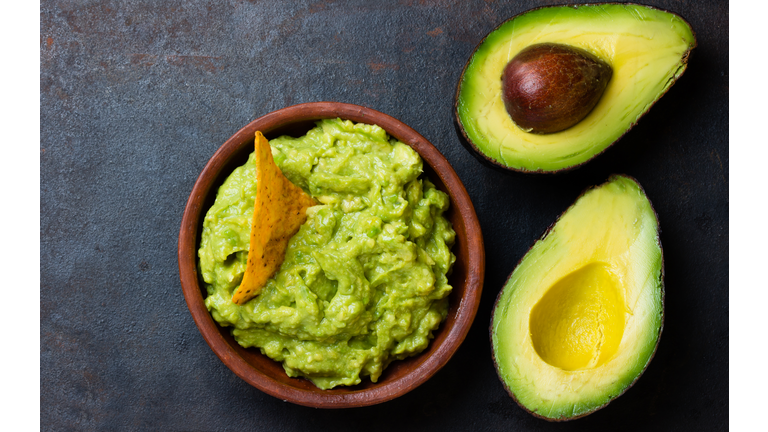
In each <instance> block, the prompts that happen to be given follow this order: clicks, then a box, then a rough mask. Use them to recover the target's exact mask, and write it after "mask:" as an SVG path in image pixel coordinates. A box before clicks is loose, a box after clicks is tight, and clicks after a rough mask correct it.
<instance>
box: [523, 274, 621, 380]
mask: <svg viewBox="0 0 768 432" xmlns="http://www.w3.org/2000/svg"><path fill="white" fill-rule="evenodd" d="M619 288H620V284H619V282H618V278H617V277H616V276H615V275H614V274H613V273H612V272H611V270H610V269H609V268H608V266H607V265H606V264H604V263H599V262H598V263H590V264H587V265H586V266H584V267H582V268H580V269H578V270H576V271H574V272H572V273H570V274H568V275H567V276H565V277H563V278H562V279H560V280H559V281H557V282H556V283H555V284H554V285H552V287H550V288H549V289H548V290H547V292H546V293H545V294H544V296H543V297H542V298H541V299H540V300H539V302H538V303H536V305H534V307H533V309H532V310H531V315H530V331H531V339H532V341H533V347H534V349H535V350H536V353H537V354H538V355H539V357H541V359H542V360H544V361H545V362H547V363H548V364H550V365H552V366H555V367H558V368H560V369H563V370H566V371H576V370H583V369H591V368H594V367H597V366H600V365H602V364H604V363H605V362H607V361H608V360H610V359H611V358H612V357H613V356H614V355H615V354H616V352H617V351H618V348H619V344H620V343H621V338H622V336H623V334H624V323H625V318H626V317H625V315H626V311H625V310H626V309H625V307H624V306H623V301H622V296H621V293H620V290H619Z"/></svg>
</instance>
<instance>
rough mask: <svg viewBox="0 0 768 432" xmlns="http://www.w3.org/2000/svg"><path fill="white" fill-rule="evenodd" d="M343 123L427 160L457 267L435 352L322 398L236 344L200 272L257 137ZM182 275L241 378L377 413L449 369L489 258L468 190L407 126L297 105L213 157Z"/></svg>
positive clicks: (206, 331) (209, 332)
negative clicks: (218, 214)
mask: <svg viewBox="0 0 768 432" xmlns="http://www.w3.org/2000/svg"><path fill="white" fill-rule="evenodd" d="M336 117H339V118H342V119H347V120H352V121H354V122H357V123H369V124H377V125H379V126H381V127H382V128H384V130H386V131H387V132H388V133H389V134H390V136H393V137H395V138H397V139H399V140H400V141H402V142H404V143H406V144H408V145H410V146H411V147H413V148H414V149H415V150H416V151H417V152H418V153H419V154H420V155H421V157H422V159H423V160H424V162H425V164H424V174H426V175H427V176H428V177H429V178H430V180H431V181H432V182H433V183H434V184H435V185H436V186H437V187H438V188H439V189H441V190H443V191H444V192H446V193H448V195H450V197H451V207H450V210H449V211H448V212H447V217H448V219H449V220H450V221H451V222H452V223H453V228H454V230H455V231H456V244H455V245H454V246H453V249H452V251H453V253H454V254H455V255H456V263H455V264H454V266H453V272H452V273H451V275H450V282H451V284H452V285H453V291H452V293H451V294H450V298H449V302H450V309H449V311H448V317H447V319H446V320H445V321H444V322H443V323H442V324H441V325H440V327H439V328H438V329H437V330H436V331H435V333H434V336H435V337H434V339H433V340H432V341H430V344H429V347H428V348H427V349H426V350H425V351H423V352H422V353H420V354H419V355H416V356H414V357H410V358H408V359H406V360H400V361H394V362H392V363H391V364H390V365H389V367H387V368H386V369H385V371H384V373H383V374H382V375H381V377H380V378H379V381H378V382H377V383H372V382H371V381H370V380H369V379H368V378H367V377H364V378H363V382H362V383H361V384H358V385H356V386H353V387H337V388H334V389H332V390H320V389H318V388H317V387H315V386H314V385H313V384H312V383H311V382H310V381H308V380H306V379H303V378H289V377H288V376H287V375H286V374H285V372H284V371H283V367H282V365H281V364H280V363H277V362H275V361H273V360H271V359H269V358H268V357H266V356H264V355H262V354H261V352H260V351H259V350H258V349H252V348H249V349H245V348H242V347H241V346H240V345H238V344H237V342H235V340H234V339H233V338H232V336H231V335H230V332H229V330H228V329H226V328H223V327H220V326H219V325H218V324H216V322H215V321H214V320H213V319H212V318H211V315H210V313H208V310H206V308H205V305H204V303H203V299H204V296H205V295H206V292H205V288H204V286H203V284H202V281H201V278H200V276H199V273H198V270H197V249H198V247H199V244H200V233H201V231H202V223H203V218H204V216H205V212H207V211H208V209H209V208H210V207H211V205H212V204H213V201H214V198H215V196H216V192H217V190H218V188H219V186H220V185H221V184H222V182H223V181H224V179H225V178H226V177H227V176H228V175H229V174H230V173H231V172H232V171H233V170H234V168H236V167H238V166H240V165H242V164H243V163H245V161H246V159H247V158H248V154H249V153H251V152H252V151H253V140H254V133H255V131H257V130H260V131H262V133H264V135H265V136H266V137H267V138H268V139H272V138H276V137H278V136H280V135H290V136H294V137H300V136H302V135H304V134H305V133H306V132H307V131H308V130H309V129H311V128H312V127H314V122H315V121H316V120H319V119H324V118H336ZM179 273H180V277H181V287H182V290H183V291H184V297H185V298H186V301H187V306H188V307H189V311H190V312H191V313H192V318H193V319H194V320H195V324H197V327H198V328H199V329H200V333H202V335H203V338H204V339H205V341H206V342H207V343H208V345H210V347H211V349H212V350H213V351H214V352H215V353H216V355H217V356H219V358H220V359H221V361H222V362H224V364H225V365H227V367H229V368H230V369H231V370H232V371H233V372H234V373H235V374H237V376H239V377H240V378H242V379H244V380H245V381H247V382H248V383H249V384H251V385H253V386H254V387H256V388H258V389H260V390H262V391H263V392H265V393H268V394H270V395H272V396H274V397H276V398H279V399H282V400H285V401H288V402H293V403H296V404H299V405H305V406H310V407H316V408H345V407H360V406H367V405H374V404H377V403H381V402H385V401H388V400H391V399H394V398H396V397H398V396H401V395H403V394H405V393H407V392H409V391H411V390H413V389H414V388H416V387H417V386H419V385H420V384H422V383H423V382H425V381H426V380H428V379H429V378H430V377H431V376H432V375H433V374H435V372H437V371H438V370H439V369H440V368H441V367H443V366H444V365H445V364H446V363H447V362H448V360H449V359H450V358H451V356H452V355H453V353H454V352H456V350H457V349H458V347H459V345H460V344H461V342H462V341H463V340H464V337H465V336H466V335H467V332H468V331H469V328H470V326H471V325H472V320H473V319H474V317H475V313H476V312H477V307H478V304H479V302H480V293H481V291H482V287H483V277H484V273H485V251H484V249H483V238H482V234H481V233H480V224H479V222H478V219H477V215H476V214H475V209H474V207H473V206H472V202H471V201H470V199H469V195H467V191H466V189H465V188H464V185H463V184H462V183H461V180H459V177H458V176H457V175H456V172H454V170H453V168H451V166H450V164H448V161H447V160H446V159H445V157H443V155H442V154H440V152H439V151H438V150H437V149H436V148H435V147H434V146H433V145H432V144H430V142H429V141H427V140H426V139H425V138H424V137H422V136H421V135H419V134H418V133H417V132H416V131H414V130H413V129H411V128H410V127H408V126H407V125H405V124H404V123H402V122H400V121H398V120H396V119H395V118H393V117H390V116H388V115H386V114H382V113H380V112H378V111H375V110H372V109H369V108H364V107H361V106H357V105H350V104H342V103H334V102H317V103H307V104H301V105H295V106H291V107H288V108H284V109H281V110H278V111H275V112H272V113H269V114H267V115H265V116H263V117H260V118H258V119H256V120H254V121H252V122H251V123H249V124H248V125H247V126H245V127H244V128H242V129H240V130H239V131H238V132H237V133H236V134H235V135H234V136H232V138H230V139H228V140H227V141H226V142H225V143H224V145H222V146H221V148H219V150H218V151H217V152H216V153H215V154H214V155H213V157H212V158H211V160H210V161H208V164H207V165H206V166H205V168H204V169H203V172H202V173H201V174H200V177H198V179H197V182H196V183H195V186H194V187H193V188H192V193H191V194H190V196H189V200H188V201H187V206H186V208H185V209H184V216H183V218H182V221H181V231H180V232H179Z"/></svg>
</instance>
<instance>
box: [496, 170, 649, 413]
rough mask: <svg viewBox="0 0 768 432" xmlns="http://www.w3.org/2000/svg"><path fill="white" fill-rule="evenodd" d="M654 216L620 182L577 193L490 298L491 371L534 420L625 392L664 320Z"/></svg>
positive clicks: (642, 198)
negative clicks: (491, 300) (492, 299)
mask: <svg viewBox="0 0 768 432" xmlns="http://www.w3.org/2000/svg"><path fill="white" fill-rule="evenodd" d="M663 276H664V270H663V257H662V249H661V242H660V240H659V224H658V219H657V217H656V213H655V212H654V210H653V207H652V206H651V203H650V201H649V200H648V198H647V197H646V195H645V192H644V191H643V189H642V188H641V187H640V185H639V184H638V183H637V182H636V181H635V180H634V179H632V178H629V177H626V176H613V177H611V178H610V179H609V180H608V182H607V183H605V184H603V185H600V186H598V187H595V188H592V189H589V190H587V191H586V192H584V194H582V195H581V197H580V198H579V199H578V200H577V201H576V202H575V203H574V204H573V205H572V206H571V207H570V208H569V209H568V210H567V211H566V212H565V213H564V214H563V215H562V216H561V217H560V218H559V219H558V220H557V222H556V223H555V224H554V225H553V226H551V227H550V228H549V229H548V230H547V232H546V233H545V234H544V236H543V237H542V238H541V239H540V240H538V241H537V242H536V243H535V244H534V245H533V246H532V247H531V249H530V250H529V251H528V253H527V254H526V255H525V256H524V257H523V258H522V259H521V260H520V263H519V264H518V265H517V267H516V268H515V270H514V271H513V272H512V274H511V275H510V276H509V279H507V282H506V284H505V285H504V287H503V288H502V290H501V292H500V293H499V296H498V298H497V300H496V305H495V307H494V310H493V317H492V319H491V346H492V351H493V359H494V363H495V365H496V371H497V372H498V375H499V378H500V379H501V381H502V383H503V384H504V387H505V388H506V389H507V391H508V392H509V394H510V395H511V396H512V397H513V398H514V399H515V400H516V401H517V403H518V404H519V405H520V406H521V407H523V408H524V409H526V410H527V411H529V412H530V413H532V414H533V415H535V416H537V417H541V418H544V419H547V420H554V421H559V420H570V419H574V418H579V417H583V416H585V415H587V414H590V413H592V412H594V411H596V410H598V409H600V408H602V407H604V406H605V405H607V404H608V403H609V402H610V401H612V400H613V399H615V398H616V397H618V396H620V395H621V394H622V393H624V392H625V391H626V390H627V389H628V388H629V387H631V386H632V384H634V383H635V381H636V380H637V379H638V378H639V377H640V375H641V374H642V373H643V371H644V370H645V368H646V367H647V366H648V364H649V363H650V361H651V358H652V357H653V354H654V353H655V351H656V346H657V345H658V341H659V337H660V336H661V330H662V327H663V317H664V283H663Z"/></svg>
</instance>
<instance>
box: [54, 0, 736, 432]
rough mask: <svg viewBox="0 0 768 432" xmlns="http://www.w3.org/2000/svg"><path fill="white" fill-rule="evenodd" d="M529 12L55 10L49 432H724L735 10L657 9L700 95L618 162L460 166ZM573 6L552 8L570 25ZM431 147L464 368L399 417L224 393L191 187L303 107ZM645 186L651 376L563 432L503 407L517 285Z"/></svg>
mask: <svg viewBox="0 0 768 432" xmlns="http://www.w3.org/2000/svg"><path fill="white" fill-rule="evenodd" d="M543 3H550V2H534V1H510V2H502V1H498V2H494V1H459V0H454V1H449V0H445V1H400V2H394V1H392V2H364V1H357V2H333V1H325V2H309V1H301V2H284V3H278V2H275V1H251V2H248V1H224V2H214V1H210V2H191V1H176V0H171V1H139V0H126V1H74V0H71V1H43V2H42V6H41V10H40V18H41V19H40V88H41V91H40V105H41V114H40V123H41V136H40V142H41V144H40V169H41V179H40V180H41V191H40V202H41V217H40V222H41V233H40V248H41V256H40V259H41V263H42V264H41V270H40V272H41V298H40V309H41V310H40V311H41V322H40V327H41V330H40V365H41V371H40V378H41V386H40V393H41V396H40V402H41V415H40V423H41V428H42V429H43V430H53V431H65V430H99V431H111V430H114V431H123V430H169V431H177V430H178V431H182V430H197V431H209V430H236V429H242V430H265V431H298V430H337V431H355V430H360V429H361V428H363V427H366V428H367V429H370V430H372V431H385V430H399V429H403V430H436V431H437V430H440V431H465V430H488V431H497V430H499V431H500V430H559V431H565V430H581V429H584V430H587V429H589V430H617V429H621V430H681V431H687V430H723V429H725V428H726V427H727V421H728V3H727V2H712V1H650V2H649V3H651V4H654V5H657V6H659V7H662V8H665V9H669V10H671V11H673V12H677V13H679V14H680V15H682V16H683V17H685V18H686V19H687V20H688V21H689V22H690V23H691V25H692V26H693V28H694V30H695V31H696V34H697V37H698V43H699V46H698V48H697V49H696V50H695V52H694V55H693V58H692V61H691V63H690V67H689V69H688V71H687V72H686V73H685V76H683V78H682V79H681V80H680V82H678V83H677V84H676V85H675V86H674V87H673V88H672V89H671V91H670V92H669V93H668V94H667V95H666V96H664V98H663V99H662V100H661V101H660V102H659V103H658V104H657V105H656V106H655V107H654V108H653V109H652V110H651V112H650V113H649V114H648V115H647V116H646V117H645V118H643V119H642V120H641V122H640V124H639V125H638V126H637V127H636V128H635V129H633V130H632V131H631V132H630V133H629V134H628V135H627V136H626V137H625V138H623V139H622V141H621V142H620V143H619V144H618V145H617V146H615V147H613V148H612V149H610V150H608V152H606V153H605V154H604V155H602V156H601V157H599V158H598V159H597V160H595V161H593V162H590V163H589V164H587V165H586V166H584V167H583V168H581V169H578V170H576V171H575V172H572V173H569V174H565V175H560V176H554V177H549V176H535V177H531V176H525V175H512V174H505V173H501V172H496V171H493V170H490V169H488V168H486V167H484V166H483V165H481V164H480V163H479V162H477V161H476V160H475V159H474V158H473V157H472V156H470V155H469V154H468V153H467V151H466V150H465V149H464V148H463V147H462V146H461V145H460V144H459V141H458V139H457V137H456V134H455V132H454V128H453V125H452V120H451V104H452V101H453V95H454V89H455V86H456V82H457V79H458V77H459V74H460V72H461V70H462V67H463V66H464V63H465V61H466V59H467V57H468V56H469V54H470V53H471V52H472V49H473V48H474V46H475V45H476V44H477V43H478V42H479V41H480V40H481V38H482V37H483V36H484V35H485V34H486V33H488V32H489V31H490V30H492V29H493V28H494V27H495V26H497V25H498V24H499V23H501V22H502V21H503V20H505V19H506V18H509V17H510V16H512V15H515V14H518V13H520V12H522V11H524V10H526V9H528V8H531V7H535V6H539V5H541V4H543ZM554 3H560V2H554ZM323 100H330V101H340V102H350V103H356V104H360V105H365V106H368V107H371V108H374V109H377V110H380V111H383V112H385V113H387V114H390V115H392V116H394V117H397V118H399V119H400V120H402V121H404V122H405V123H407V124H409V125H410V126H412V127H413V128H414V129H416V130H417V131H419V132H420V133H421V134H422V135H424V136H425V137H426V138H427V139H429V140H430V141H432V142H433V143H434V144H435V146H436V147H437V148H438V149H439V150H440V151H441V152H442V153H443V154H444V155H445V156H446V157H447V158H448V160H449V161H450V162H451V164H453V166H454V168H455V169H456V171H457V172H458V174H459V176H460V177H461V178H462V180H463V181H464V183H465V185H466V186H467V189H468V190H469V194H470V196H471V197H472V199H473V201H474V203H475V206H476V209H477V213H478V215H479V217H480V221H481V224H482V227H483V230H484V231H485V245H486V251H487V273H486V283H485V287H484V292H483V298H482V302H481V305H480V309H479V311H478V313H477V319H476V321H475V323H474V326H473V327H472V329H471V331H470V333H469V335H468V336H467V339H466V341H465V342H464V344H463V345H462V347H461V348H460V349H459V351H458V353H457V354H456V355H455V356H454V358H453V359H452V360H451V361H450V362H449V363H448V365H447V366H446V367H445V368H443V369H442V370H441V371H440V372H439V373H437V374H436V375H435V376H434V377H433V378H432V379H431V380H429V381H428V382H427V383H426V384H424V385H422V386H421V387H420V388H418V389H416V390H415V391H413V392H411V393H409V394H408V395H405V396H403V397H401V398H399V399H396V400H394V401H391V402H388V403H385V404H382V405H378V406H374V407H368V408H361V409H351V410H335V411H333V410H332V411H323V410H315V409H310V408H305V407H300V406H295V405H292V404H289V403H284V402H282V401H280V400H277V399H274V398H272V397H271V396H268V395H266V394H264V393H262V392H260V391H259V390H257V389H255V388H253V387H251V386H250V385H248V384H246V383H245V382H244V381H242V380H240V379H239V378H238V377H236V376H235V375H234V374H233V373H232V372H230V371H229V369H227V368H226V367H225V366H224V365H223V364H222V363H221V362H220V361H219V360H218V358H217V357H216V356H215V355H214V354H213V352H212V351H211V350H210V348H208V346H207V345H206V343H205V342H204V341H203V339H202V337H201V336H200V334H199V333H198V331H197V328H196V327H195V325H194V323H193V321H192V318H191V316H190V314H189V312H188V310H187V307H186V304H185V302H184V299H183V296H182V293H181V287H180V285H179V277H178V269H177V262H176V246H177V234H178V230H179V224H180V221H181V214H182V210H183V208H184V204H185V202H186V199H187V197H188V194H189V192H190V190H191V188H192V185H193V183H194V181H195V178H196V177H197V175H198V174H199V173H200V171H201V169H202V168H203V166H204V165H205V163H206V161H207V160H208V158H209V157H210V156H211V155H212V154H213V153H214V151H215V150H216V149H217V148H218V147H219V146H220V145H221V144H222V143H223V142H224V140H226V139H227V138H228V137H229V136H230V135H232V134H233V133H234V132H235V131H236V130H238V129H239V128H240V127H241V126H243V125H245V124H246V123H248V122H249V121H251V120H253V119H254V118H256V117H259V116H261V115H263V114H266V113H268V112H270V111H272V110H275V109H278V108H282V107H285V106H288V105H292V104H296V103H300V102H310V101H323ZM613 172H620V173H626V174H629V175H632V176H634V177H636V178H637V179H638V180H639V181H640V183H641V184H642V185H643V187H644V188H645V190H646V191H647V193H648V195H649V197H650V198H651V200H652V201H653V204H654V205H655V207H656V210H657V211H658V214H659V218H660V220H661V226H662V230H663V232H662V242H663V246H664V252H665V256H666V274H667V277H666V289H667V290H666V323H665V328H664V333H663V335H662V338H661V344H660V345H659V348H658V352H657V354H656V357H655V359H654V360H653V362H652V363H651V365H650V367H649V368H648V370H647V371H646V373H645V375H643V377H642V378H641V379H640V380H639V381H638V383H637V384H636V385H635V387H633V388H632V389H630V390H629V391H628V392H627V393H626V394H625V395H624V396H622V397H620V398H619V399H617V400H616V401H614V402H613V403H611V404H610V405H609V406H608V407H607V408H605V409H603V410H601V411H599V412H597V413H595V414H593V415H591V416H588V417H586V418H584V419H580V420H576V421H574V422H570V423H566V424H561V425H557V424H550V423H547V422H544V421H542V420H538V419H536V418H534V417H532V416H531V415H529V414H527V413H525V412H524V411H523V410H522V409H520V408H519V407H518V406H517V405H516V404H515V403H514V402H513V400H512V399H511V398H510V397H509V396H507V394H506V393H505V392H504V390H503V387H502V385H501V383H500V382H499V380H498V379H497V377H496V373H495V371H494V368H493V365H492V363H491V353H490V343H489V340H488V324H489V320H490V314H491V307H492V305H493V301H494V299H495V297H496V294H497V293H498V291H499V289H500V287H501V285H502V283H503V281H504V280H505V278H506V277H507V275H508V274H509V272H510V271H511V270H512V268H513V266H514V264H515V263H516V262H517V261H518V259H519V258H520V257H521V256H522V255H523V254H524V253H525V251H526V250H527V248H528V247H529V246H530V245H531V243H532V242H533V241H534V240H535V239H536V238H538V237H539V236H540V235H541V234H542V232H543V231H544V229H545V228H546V227H547V226H548V225H549V224H550V223H551V222H552V221H553V220H554V219H555V218H556V217H557V215H558V214H559V213H561V212H562V211H563V210H565V209H566V208H567V207H568V205H569V204H570V203H571V202H572V201H573V200H574V199H575V198H576V197H577V196H578V194H579V192H580V191H581V190H582V189H583V188H585V187H587V186H590V185H594V184H598V183H601V182H603V181H605V180H606V179H607V177H608V176H609V174H611V173H613Z"/></svg>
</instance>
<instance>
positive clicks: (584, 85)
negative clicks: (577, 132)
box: [501, 43, 613, 134]
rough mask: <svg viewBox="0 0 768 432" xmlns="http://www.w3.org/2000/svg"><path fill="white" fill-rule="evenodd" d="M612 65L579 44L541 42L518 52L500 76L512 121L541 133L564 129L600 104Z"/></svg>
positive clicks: (505, 104) (521, 126)
mask: <svg viewBox="0 0 768 432" xmlns="http://www.w3.org/2000/svg"><path fill="white" fill-rule="evenodd" d="M612 74H613V70H612V69H611V66H609V65H608V63H606V62H605V61H603V60H602V59H600V58H598V57H596V56H595V55H593V54H591V53H589V52H587V51H584V50H582V49H580V48H576V47H572V46H568V45H561V44H554V43H542V44H536V45H531V46H529V47H527V48H525V49H523V50H522V51H520V53H518V54H517V55H516V56H515V57H514V58H513V59H512V60H511V61H510V62H509V63H508V64H507V66H506V67H505V68H504V73H503V74H502V75H501V91H502V93H501V98H502V100H503V101H504V106H505V107H506V108H507V112H508V113H509V115H510V117H512V120H513V121H514V122H515V123H516V124H517V125H518V126H519V127H520V128H522V129H523V130H526V131H528V132H532V133H536V134H548V133H554V132H560V131H562V130H565V129H568V128H569V127H571V126H573V125H575V124H576V123H578V122H580V121H581V120H582V119H583V118H584V117H586V116H587V114H589V112H590V111H592V108H594V107H595V105H597V102H598V101H599V100H600V97H601V96H602V95H603V92H604V91H605V88H606V87H607V86H608V81H610V79H611V75H612Z"/></svg>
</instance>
